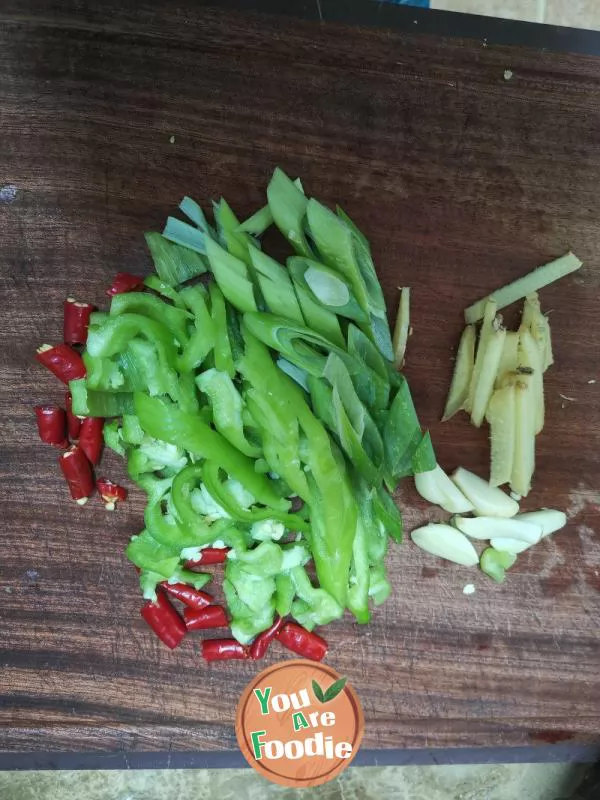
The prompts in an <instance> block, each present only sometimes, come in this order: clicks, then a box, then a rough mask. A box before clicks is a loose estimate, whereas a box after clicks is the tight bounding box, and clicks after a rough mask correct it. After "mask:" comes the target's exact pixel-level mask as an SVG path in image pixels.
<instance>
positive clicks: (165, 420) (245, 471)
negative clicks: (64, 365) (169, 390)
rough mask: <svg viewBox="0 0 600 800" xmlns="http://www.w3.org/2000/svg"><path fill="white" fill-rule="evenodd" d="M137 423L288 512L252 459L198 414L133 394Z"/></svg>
mask: <svg viewBox="0 0 600 800" xmlns="http://www.w3.org/2000/svg"><path fill="white" fill-rule="evenodd" d="M134 403H135V409H136V412H137V415H138V419H139V421H140V425H141V426H142V428H143V429H144V430H145V431H146V433H149V434H150V435H151V436H154V437H155V438H160V439H162V440H163V441H165V442H168V443H169V444H174V445H176V446H177V447H181V448H183V449H184V450H188V451H189V452H190V453H193V454H194V455H196V456H200V457H201V458H206V459H209V460H211V461H216V462H217V464H219V466H220V467H222V469H224V470H225V472H227V474H228V475H230V476H231V477H232V478H235V479H236V480H238V481H239V482H240V483H241V484H242V486H244V487H245V488H246V489H247V490H248V491H249V492H250V494H252V495H253V496H254V497H255V498H256V500H257V502H259V503H262V504H263V505H265V506H271V507H272V508H274V509H276V510H279V511H287V509H288V508H289V505H290V504H289V501H288V500H285V499H284V498H282V497H280V496H279V495H278V494H277V493H276V492H275V491H274V490H273V488H272V486H271V485H270V482H269V480H268V479H267V478H265V476H264V475H261V474H259V473H257V472H256V470H255V469H254V462H253V461H252V459H250V458H248V457H247V456H245V455H243V454H242V453H240V452H239V451H238V450H236V449H235V447H233V445H231V444H230V443H229V442H228V441H227V439H225V438H224V437H223V436H221V434H219V433H217V432H216V431H213V430H212V428H210V427H209V426H208V425H207V424H206V423H204V422H202V420H201V419H200V418H199V417H198V416H194V415H192V414H186V413H185V412H184V411H180V410H179V409H178V408H176V407H175V406H174V405H172V404H169V403H167V402H165V401H164V400H160V399H159V398H157V397H147V396H146V395H144V394H141V393H139V392H136V393H135V394H134Z"/></svg>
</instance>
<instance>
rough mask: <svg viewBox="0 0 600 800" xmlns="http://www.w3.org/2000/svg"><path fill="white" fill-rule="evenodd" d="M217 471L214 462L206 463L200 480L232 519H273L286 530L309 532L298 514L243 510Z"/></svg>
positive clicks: (246, 520)
mask: <svg viewBox="0 0 600 800" xmlns="http://www.w3.org/2000/svg"><path fill="white" fill-rule="evenodd" d="M219 471H220V467H219V465H218V464H217V463H216V462H214V461H206V462H205V463H204V466H203V468H202V480H203V481H204V485H205V486H206V488H207V489H208V492H209V494H210V495H211V496H212V497H214V499H215V500H216V501H217V503H218V504H219V505H220V506H221V507H222V508H224V509H225V511H227V513H228V514H229V515H230V516H231V517H233V518H234V519H237V520H240V522H260V521H261V520H265V519H275V520H278V521H279V522H283V524H284V525H285V526H286V528H289V529H290V530H292V531H302V532H308V531H310V525H309V523H308V522H306V520H304V519H302V517H300V516H299V515H298V514H284V513H282V512H281V511H275V510H274V509H271V508H254V509H246V508H244V507H243V506H241V505H240V504H239V502H238V500H237V499H236V498H235V497H234V496H233V493H232V492H230V491H229V489H228V487H227V486H226V485H225V484H224V483H223V482H222V481H221V479H220V477H219Z"/></svg>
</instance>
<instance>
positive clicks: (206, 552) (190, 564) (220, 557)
mask: <svg viewBox="0 0 600 800" xmlns="http://www.w3.org/2000/svg"><path fill="white" fill-rule="evenodd" d="M230 549H231V548H229V547H205V548H204V549H203V550H201V551H200V555H199V556H198V558H192V559H191V560H190V561H186V562H185V568H186V569H192V570H193V569H194V567H205V566H206V565H207V564H224V563H225V562H226V561H227V553H228V552H229V550H230Z"/></svg>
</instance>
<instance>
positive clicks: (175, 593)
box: [161, 581, 213, 611]
mask: <svg viewBox="0 0 600 800" xmlns="http://www.w3.org/2000/svg"><path fill="white" fill-rule="evenodd" d="M161 587H162V588H163V590H164V591H165V592H166V593H167V594H170V595H171V597H174V598H175V599H176V600H180V601H181V602H182V603H183V604H184V605H186V606H189V607H190V608H194V609H196V610H198V611H199V610H201V609H203V608H206V607H207V606H210V605H211V604H212V601H213V599H212V597H211V596H210V595H209V594H207V593H206V592H201V591H200V590H199V589H194V588H193V587H192V586H188V585H187V584H186V583H169V582H168V581H163V583H161Z"/></svg>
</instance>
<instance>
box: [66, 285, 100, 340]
mask: <svg viewBox="0 0 600 800" xmlns="http://www.w3.org/2000/svg"><path fill="white" fill-rule="evenodd" d="M93 310H94V306H93V305H91V303H78V302H77V300H75V299H73V298H72V297H67V299H66V300H65V302H64V320H63V334H64V335H63V339H64V341H65V344H85V343H86V341H87V335H88V325H89V324H90V314H91V313H92V311H93Z"/></svg>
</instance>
